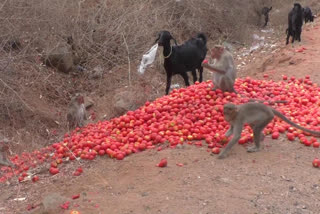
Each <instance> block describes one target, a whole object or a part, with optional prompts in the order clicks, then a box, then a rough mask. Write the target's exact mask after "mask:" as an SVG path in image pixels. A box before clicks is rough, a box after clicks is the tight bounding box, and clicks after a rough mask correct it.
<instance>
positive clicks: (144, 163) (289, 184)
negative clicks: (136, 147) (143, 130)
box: [0, 20, 320, 214]
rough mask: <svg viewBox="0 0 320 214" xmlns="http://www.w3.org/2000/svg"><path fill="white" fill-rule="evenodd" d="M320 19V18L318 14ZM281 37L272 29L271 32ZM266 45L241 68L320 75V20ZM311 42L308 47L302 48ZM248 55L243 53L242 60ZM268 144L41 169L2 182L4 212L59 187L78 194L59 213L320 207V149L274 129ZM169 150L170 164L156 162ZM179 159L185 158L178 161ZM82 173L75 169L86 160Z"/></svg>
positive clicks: (274, 74)
mask: <svg viewBox="0 0 320 214" xmlns="http://www.w3.org/2000/svg"><path fill="white" fill-rule="evenodd" d="M316 21H318V20H316ZM267 37H270V38H271V39H274V37H276V35H273V34H272V33H270V35H266V38H267ZM284 40H285V34H283V39H281V41H280V42H278V43H277V44H278V46H277V48H275V49H274V50H270V51H264V50H263V49H262V50H258V51H255V52H254V53H253V54H252V55H250V56H248V57H247V58H248V60H250V63H247V64H246V66H243V67H242V68H241V69H240V70H239V73H238V76H240V77H244V76H252V77H254V78H258V79H259V78H260V79H261V78H265V77H263V75H264V74H269V78H270V79H273V80H281V79H282V75H283V74H285V75H288V76H295V77H304V76H305V75H310V76H311V79H313V81H314V82H316V83H320V79H319V77H318V75H319V74H318V73H317V71H318V68H319V67H318V66H319V65H320V61H319V60H318V59H319V58H320V29H319V24H316V23H314V24H308V25H307V26H304V30H303V33H302V42H301V43H295V44H294V46H292V45H288V46H285V45H284ZM301 47H305V48H306V50H304V51H303V52H296V50H298V49H299V48H301ZM237 63H238V64H239V63H241V60H237ZM263 144H264V149H263V150H262V151H261V152H259V153H253V154H248V153H247V152H246V151H245V148H244V147H243V146H240V145H237V146H235V147H234V149H233V150H232V152H231V154H230V156H229V157H228V158H226V159H224V160H218V159H217V158H216V156H214V155H211V153H209V152H208V151H207V148H205V147H200V148H197V147H196V146H190V145H185V146H182V147H181V148H177V149H165V150H163V151H160V152H158V151H156V150H149V151H145V152H141V153H139V154H135V155H131V156H129V157H127V158H125V159H124V160H123V161H116V160H113V159H110V158H97V159H95V160H94V161H90V162H88V161H80V162H77V161H76V162H72V163H70V164H65V166H64V167H63V168H62V169H61V173H59V174H58V175H55V176H49V174H48V172H45V173H43V174H40V175H39V177H40V180H39V181H38V182H36V183H32V182H30V181H29V182H25V183H21V184H14V183H12V184H8V185H7V186H1V195H0V213H1V214H2V213H3V214H11V213H34V214H35V213H43V212H42V211H41V206H38V207H36V208H35V209H34V210H32V211H31V212H27V207H28V205H33V206H37V205H38V204H39V203H40V202H42V200H43V199H44V198H45V197H46V196H47V195H51V194H52V193H59V194H61V195H62V196H64V197H66V198H67V199H68V200H69V201H70V202H71V204H70V208H69V210H67V211H65V210H63V209H61V208H60V207H57V208H56V210H55V211H53V212H52V213H58V214H59V213H61V214H66V213H70V210H77V211H79V212H81V213H86V214H87V213H88V214H91V213H92V214H97V213H112V214H113V213H114V214H131V213H132V214H137V213H139V214H140V213H141V214H142V213H150V214H156V213H159V214H162V213H163V214H191V213H199V214H215V213H217V214H220V213H226V214H229V213H230V214H249V213H250V214H251V213H259V214H262V213H268V214H269V213H277V214H278V213H290V214H291V213H292V214H307V213H308V214H309V213H310V214H311V213H319V212H320V197H319V196H320V176H319V173H320V171H319V169H315V168H313V167H312V165H311V162H312V160H313V159H314V158H315V157H320V153H319V149H315V148H310V147H305V146H304V145H302V144H300V143H299V142H298V141H294V142H289V141H287V140H286V138H285V136H281V137H280V139H279V140H271V138H270V137H267V138H266V139H265V141H264V143H263ZM162 158H167V160H168V167H166V168H158V167H156V166H155V165H156V164H157V163H158V162H159V161H160V160H161V159H162ZM177 164H183V165H182V166H181V165H180V166H178V165H177ZM80 165H81V166H82V167H83V168H84V173H83V174H82V175H80V176H79V177H74V176H72V172H73V171H74V170H75V169H76V168H77V167H78V166H80ZM75 194H80V198H79V199H76V200H72V199H71V197H72V195H75Z"/></svg>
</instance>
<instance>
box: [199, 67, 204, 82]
mask: <svg viewBox="0 0 320 214" xmlns="http://www.w3.org/2000/svg"><path fill="white" fill-rule="evenodd" d="M202 73H203V67H202V66H200V68H199V82H202Z"/></svg>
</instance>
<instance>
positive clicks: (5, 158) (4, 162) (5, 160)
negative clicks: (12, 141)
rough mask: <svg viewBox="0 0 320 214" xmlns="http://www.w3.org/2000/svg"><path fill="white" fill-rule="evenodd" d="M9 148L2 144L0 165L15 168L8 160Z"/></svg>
mask: <svg viewBox="0 0 320 214" xmlns="http://www.w3.org/2000/svg"><path fill="white" fill-rule="evenodd" d="M8 152H9V146H8V145H6V144H4V143H3V144H2V143H0V165H3V166H10V167H13V166H14V165H13V164H12V163H11V161H9V159H8Z"/></svg>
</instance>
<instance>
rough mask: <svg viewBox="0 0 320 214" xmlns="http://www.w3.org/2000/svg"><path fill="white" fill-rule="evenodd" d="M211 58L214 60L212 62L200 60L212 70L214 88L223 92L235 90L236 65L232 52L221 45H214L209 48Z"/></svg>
mask: <svg viewBox="0 0 320 214" xmlns="http://www.w3.org/2000/svg"><path fill="white" fill-rule="evenodd" d="M211 58H212V59H214V60H216V62H215V63H214V64H209V63H207V62H202V66H203V67H205V68H207V69H208V70H209V71H211V72H213V73H214V75H213V83H214V88H213V90H216V89H218V88H219V89H221V90H222V91H223V92H225V91H228V92H235V93H236V91H235V90H234V82H235V79H236V67H235V64H234V61H233V56H232V54H231V53H230V52H229V51H228V50H227V49H226V48H224V47H223V46H220V45H216V46H214V48H212V49H211Z"/></svg>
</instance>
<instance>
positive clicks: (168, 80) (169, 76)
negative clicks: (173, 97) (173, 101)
mask: <svg viewBox="0 0 320 214" xmlns="http://www.w3.org/2000/svg"><path fill="white" fill-rule="evenodd" d="M171 79H172V74H169V73H167V86H166V95H168V94H169V90H170V86H171Z"/></svg>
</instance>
